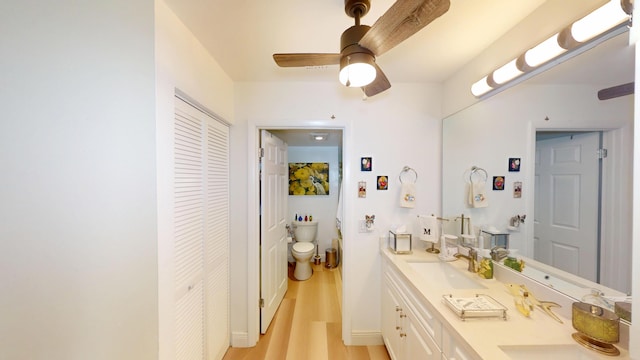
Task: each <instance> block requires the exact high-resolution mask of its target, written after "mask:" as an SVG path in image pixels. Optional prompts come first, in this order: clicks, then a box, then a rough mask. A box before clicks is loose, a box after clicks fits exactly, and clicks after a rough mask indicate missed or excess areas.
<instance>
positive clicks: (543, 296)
mask: <svg viewBox="0 0 640 360" xmlns="http://www.w3.org/2000/svg"><path fill="white" fill-rule="evenodd" d="M381 253H382V287H381V289H382V301H381V303H382V335H383V338H384V342H385V345H386V347H387V350H388V352H389V354H390V355H391V358H392V359H395V360H401V359H446V360H453V359H460V360H463V359H495V360H497V359H524V360H526V359H542V358H545V357H546V358H549V359H560V358H561V359H569V360H570V359H628V358H629V355H628V351H627V349H628V330H625V329H626V327H625V326H623V325H621V326H620V328H621V329H620V342H619V343H618V344H615V346H616V347H617V348H618V349H619V350H620V355H619V356H615V357H612V356H607V355H602V354H599V353H597V352H595V351H592V350H589V349H586V348H585V347H583V346H582V345H579V344H578V343H577V342H576V341H575V340H574V339H573V338H572V334H573V333H575V332H576V330H575V329H574V328H573V326H572V322H571V304H572V303H573V302H574V301H575V300H573V299H572V298H569V297H567V296H565V295H562V294H559V293H557V292H556V291H554V290H552V289H550V288H545V287H544V286H541V285H540V284H537V283H535V282H534V281H532V280H530V279H528V278H526V277H524V276H522V275H520V274H518V273H517V272H515V271H512V270H510V269H507V268H505V267H502V266H497V265H495V266H494V278H493V279H483V278H481V277H480V276H478V274H476V273H472V272H469V271H467V269H468V263H467V260H466V259H459V260H455V261H451V262H443V261H441V260H440V259H439V258H438V256H437V255H435V254H431V253H428V252H424V251H414V252H413V253H412V254H394V253H393V252H392V251H391V250H389V249H386V248H383V249H381ZM507 283H515V284H524V285H526V286H527V288H528V289H529V290H530V291H531V292H532V293H533V294H534V295H535V297H537V298H538V299H539V300H549V301H554V302H556V303H558V304H560V305H561V308H554V313H555V314H556V315H557V316H558V317H559V318H560V320H562V323H560V322H558V321H556V320H554V319H553V318H552V317H550V316H549V315H547V314H546V313H545V312H544V311H543V310H542V309H540V308H538V307H536V308H535V309H534V310H533V311H531V314H530V316H529V317H525V316H524V315H522V314H521V313H520V312H518V310H517V309H516V306H515V303H514V297H513V296H512V295H511V293H510V292H509V290H508V289H507V287H506V286H505V284H507ZM478 296H480V297H482V298H484V297H486V298H487V299H490V300H495V302H496V303H497V304H498V305H499V306H498V307H502V308H504V309H506V310H505V312H504V314H505V316H502V312H501V311H495V312H494V311H490V312H489V314H491V315H492V316H482V314H480V315H481V316H477V317H476V316H474V314H473V313H471V316H469V317H464V316H460V315H461V314H460V312H457V311H455V309H454V308H453V307H451V304H450V302H448V301H447V299H446V297H450V298H461V299H473V298H477V297H478ZM493 315H496V316H493Z"/></svg>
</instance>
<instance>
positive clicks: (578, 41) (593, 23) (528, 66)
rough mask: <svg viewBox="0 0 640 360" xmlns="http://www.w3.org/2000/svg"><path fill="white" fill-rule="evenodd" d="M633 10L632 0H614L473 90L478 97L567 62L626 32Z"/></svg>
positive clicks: (537, 46)
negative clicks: (559, 63) (561, 62)
mask: <svg viewBox="0 0 640 360" xmlns="http://www.w3.org/2000/svg"><path fill="white" fill-rule="evenodd" d="M631 13H632V5H631V2H630V0H622V1H620V0H611V1H609V2H608V3H606V4H605V5H603V6H601V7H600V8H598V9H596V10H594V11H593V12H591V13H590V14H589V15H587V16H585V17H583V18H582V19H580V20H577V21H575V22H574V23H572V24H571V25H569V26H567V27H566V28H564V29H563V30H562V31H560V32H559V33H557V34H554V35H553V36H551V37H550V38H548V39H547V40H545V41H543V42H541V43H540V44H538V45H536V46H534V47H533V48H531V49H528V50H527V51H525V52H524V53H523V54H522V55H520V56H518V57H517V58H515V59H513V60H511V61H509V62H508V63H506V64H505V65H502V66H501V67H499V68H498V69H496V70H494V71H493V72H491V73H490V74H488V75H487V76H485V77H484V78H482V79H480V80H479V81H477V82H475V83H474V84H473V85H471V93H472V94H473V95H474V96H475V97H478V98H479V97H482V96H483V95H488V94H489V93H490V92H493V91H494V90H498V89H499V88H506V87H505V86H504V85H506V84H510V85H515V84H516V83H517V82H520V81H523V80H525V79H528V78H530V77H531V76H534V75H536V74H538V73H540V72H542V71H545V70H547V69H549V68H550V67H552V66H554V65H555V64H557V63H558V62H560V61H552V60H562V61H565V60H568V59H569V58H571V57H573V56H576V55H578V54H580V53H582V52H583V51H586V50H588V49H590V48H592V47H594V46H595V45H597V44H599V43H600V42H602V41H604V40H606V39H608V38H610V37H613V36H615V35H618V34H620V33H622V32H623V31H626V30H627V29H628V27H629V26H631V16H630V15H631ZM607 35H609V36H607ZM605 37H606V39H605ZM514 80H518V81H517V82H516V81H514Z"/></svg>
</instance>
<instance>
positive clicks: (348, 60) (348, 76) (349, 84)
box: [345, 56, 351, 87]
mask: <svg viewBox="0 0 640 360" xmlns="http://www.w3.org/2000/svg"><path fill="white" fill-rule="evenodd" d="M350 60H351V56H347V82H346V84H345V85H346V86H347V87H349V86H351V80H349V78H350V74H351V69H350V68H349V64H350Z"/></svg>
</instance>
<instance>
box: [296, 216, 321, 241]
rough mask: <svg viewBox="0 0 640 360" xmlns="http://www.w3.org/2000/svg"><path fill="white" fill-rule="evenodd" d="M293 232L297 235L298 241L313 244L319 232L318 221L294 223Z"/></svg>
mask: <svg viewBox="0 0 640 360" xmlns="http://www.w3.org/2000/svg"><path fill="white" fill-rule="evenodd" d="M293 232H294V234H295V235H296V241H301V242H313V241H314V240H315V239H316V233H317V232H318V222H317V221H294V222H293Z"/></svg>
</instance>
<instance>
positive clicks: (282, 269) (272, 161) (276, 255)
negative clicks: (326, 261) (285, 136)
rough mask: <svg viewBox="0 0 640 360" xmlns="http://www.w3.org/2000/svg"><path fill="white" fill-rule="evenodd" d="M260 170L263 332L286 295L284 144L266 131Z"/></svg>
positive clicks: (262, 140) (261, 325)
mask: <svg viewBox="0 0 640 360" xmlns="http://www.w3.org/2000/svg"><path fill="white" fill-rule="evenodd" d="M260 135H261V136H260V139H261V147H262V149H264V153H263V156H262V159H261V162H260V163H261V165H260V166H261V170H260V208H261V215H260V298H261V300H262V301H261V303H262V306H261V308H260V332H261V333H263V334H264V333H266V331H267V328H268V327H269V324H271V320H272V319H273V315H274V314H275V312H276V310H277V309H278V306H280V302H282V299H283V298H284V294H285V293H286V292H287V281H288V279H287V234H286V214H287V196H288V187H289V176H288V173H289V171H288V164H287V145H286V144H285V143H284V142H283V141H282V140H280V139H279V138H277V137H276V136H275V135H273V134H271V133H270V132H268V131H266V130H262V132H261V134H260Z"/></svg>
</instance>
